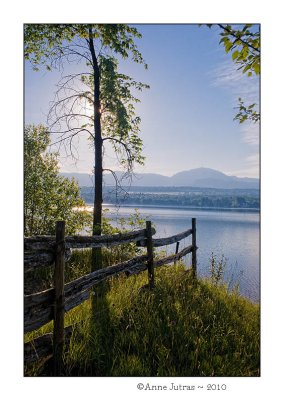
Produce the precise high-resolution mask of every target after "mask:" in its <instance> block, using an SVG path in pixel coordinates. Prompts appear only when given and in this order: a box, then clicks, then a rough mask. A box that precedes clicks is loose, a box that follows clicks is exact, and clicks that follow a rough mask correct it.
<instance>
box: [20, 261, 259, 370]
mask: <svg viewBox="0 0 284 400" xmlns="http://www.w3.org/2000/svg"><path fill="white" fill-rule="evenodd" d="M145 283H147V273H146V272H145V273H141V274H139V275H137V276H131V277H129V278H125V277H124V276H121V277H117V278H113V279H111V280H110V284H109V291H108V293H107V294H106V296H105V297H103V298H99V299H97V300H96V307H95V311H94V315H93V318H92V317H91V301H88V302H85V303H83V304H82V305H81V306H79V307H77V308H75V309H73V310H71V311H70V312H69V313H68V314H67V316H66V326H67V325H70V324H74V323H76V325H74V331H73V336H72V340H71V346H70V350H69V352H68V353H66V355H65V367H66V369H65V374H66V375H67V376H169V377H170V376H199V377H205V376H207V377H209V376H223V377H226V376H259V345H260V343H259V306H258V305H256V304H253V303H251V302H250V301H248V300H246V299H244V298H242V297H240V296H239V295H238V294H237V293H228V291H227V290H226V288H225V287H224V286H219V285H215V284H212V283H210V282H209V281H205V280H198V281H197V282H196V281H193V280H192V277H191V274H190V272H189V271H186V270H185V269H184V266H183V265H181V264H179V265H177V266H175V267H174V266H170V267H162V268H159V269H158V270H157V272H156V288H155V290H154V291H148V290H141V287H142V286H143V285H145ZM51 329H52V324H48V325H46V326H45V327H44V328H42V329H41V330H40V334H43V333H44V332H47V331H50V330H51ZM37 335H39V332H36V331H35V332H31V333H30V334H28V335H26V340H30V339H32V338H33V337H36V336H37ZM26 374H27V375H29V374H33V375H37V374H38V371H37V369H36V368H34V369H33V370H29V371H26Z"/></svg>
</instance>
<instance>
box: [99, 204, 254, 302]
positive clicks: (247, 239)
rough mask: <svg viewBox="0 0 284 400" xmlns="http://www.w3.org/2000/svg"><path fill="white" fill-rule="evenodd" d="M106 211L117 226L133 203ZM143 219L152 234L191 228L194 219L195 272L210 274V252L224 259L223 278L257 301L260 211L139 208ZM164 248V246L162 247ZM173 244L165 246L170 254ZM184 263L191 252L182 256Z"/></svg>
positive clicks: (188, 261)
mask: <svg viewBox="0 0 284 400" xmlns="http://www.w3.org/2000/svg"><path fill="white" fill-rule="evenodd" d="M104 207H105V208H108V209H109V211H108V212H107V213H106V214H105V216H106V217H108V218H111V220H112V223H113V224H114V225H116V223H117V222H116V220H117V218H121V217H126V218H127V217H128V216H129V215H130V214H133V213H134V211H135V208H134V207H132V206H129V207H126V206H123V207H120V208H119V209H118V208H117V207H115V206H113V205H104ZM139 213H140V215H141V217H142V218H145V219H149V220H151V221H152V222H154V223H155V228H156V231H157V232H156V235H155V237H166V236H171V235H174V234H176V233H179V232H182V231H184V230H186V229H188V228H190V227H191V218H193V217H195V218H196V230H197V246H198V250H197V273H198V275H199V276H208V275H210V262H209V260H210V257H211V254H212V252H213V253H214V255H215V257H216V259H217V260H220V259H221V257H222V255H224V257H225V259H226V268H225V273H224V278H225V280H226V282H227V283H228V284H229V287H230V288H233V287H234V286H235V285H239V292H240V293H241V294H242V295H244V296H246V297H248V298H250V299H251V300H253V301H255V302H259V275H260V271H259V251H260V249H259V234H260V230H259V212H257V211H255V212H253V211H247V210H226V211H225V210H224V211H223V210H204V209H200V210H190V209H181V208H160V207H155V208H154V207H140V208H139ZM190 243H191V236H190V237H188V238H186V239H183V240H182V241H181V243H180V250H181V249H182V248H183V247H184V246H186V245H188V244H190ZM163 249H165V248H164V247H163ZM174 250H175V245H171V246H167V251H168V252H169V253H170V252H172V251H174ZM184 261H185V263H186V264H187V265H190V263H191V255H187V256H186V257H185V258H184Z"/></svg>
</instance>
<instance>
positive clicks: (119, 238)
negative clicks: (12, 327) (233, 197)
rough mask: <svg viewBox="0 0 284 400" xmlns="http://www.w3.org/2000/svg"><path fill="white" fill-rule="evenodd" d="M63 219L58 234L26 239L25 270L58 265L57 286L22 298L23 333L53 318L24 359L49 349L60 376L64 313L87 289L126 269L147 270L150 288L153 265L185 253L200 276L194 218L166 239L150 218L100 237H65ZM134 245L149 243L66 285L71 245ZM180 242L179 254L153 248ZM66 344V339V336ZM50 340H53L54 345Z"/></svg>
mask: <svg viewBox="0 0 284 400" xmlns="http://www.w3.org/2000/svg"><path fill="white" fill-rule="evenodd" d="M64 227H65V223H64V222H63V221H59V222H57V225H56V236H35V237H28V238H25V239H24V248H25V256H24V269H25V272H27V271H31V270H33V269H35V268H38V267H39V266H46V265H50V264H52V263H55V272H54V287H53V288H51V289H47V290H44V291H42V292H38V293H33V294H30V295H25V296H24V332H25V333H26V332H31V331H33V330H35V329H38V328H40V327H41V326H43V325H45V324H46V323H48V322H49V321H51V320H54V331H53V335H52V334H48V335H43V336H41V337H39V338H37V339H35V340H34V341H32V342H29V343H26V344H25V352H24V354H25V363H26V364H28V363H30V362H33V361H35V360H36V359H38V358H40V357H43V356H46V355H47V354H49V353H50V352H52V353H53V358H54V374H55V375H58V374H60V369H61V363H62V352H63V345H64V336H65V339H66V338H68V337H69V336H68V335H70V332H69V331H68V332H69V333H68V335H67V334H66V332H67V331H66V328H65V330H64V313H65V312H67V311H69V310H71V309H72V308H74V307H76V306H77V305H79V304H81V303H82V302H84V301H86V300H87V299H88V298H89V289H91V288H92V287H93V286H95V285H97V284H98V283H100V282H102V281H104V280H106V279H108V278H110V277H112V276H115V275H117V274H120V273H125V274H126V275H127V276H129V275H133V274H138V273H140V272H142V271H145V270H148V279H149V287H150V289H151V288H153V287H154V285H155V274H154V271H155V268H157V267H160V266H162V265H165V264H168V263H175V262H176V261H177V260H179V259H180V258H182V257H184V256H185V255H186V254H189V253H192V270H193V275H194V276H196V266H197V261H196V250H197V246H196V220H195V218H192V227H191V228H190V229H188V230H186V231H184V232H181V233H179V234H176V235H174V236H170V237H167V238H159V239H154V238H153V237H152V236H153V235H154V234H155V229H153V228H152V226H151V222H150V221H147V222H146V229H141V230H137V231H134V232H126V233H120V234H115V235H102V236H66V237H64ZM190 235H191V236H192V244H191V245H189V246H187V247H185V248H184V249H182V250H181V251H179V252H178V247H179V241H180V240H182V239H184V238H186V237H188V236H190ZM131 242H132V243H133V242H134V243H136V245H137V246H139V247H146V249H147V254H145V255H142V256H138V257H134V258H132V259H131V260H127V261H124V262H121V263H118V264H115V265H111V266H108V267H105V268H102V269H100V270H96V271H94V272H91V273H89V274H86V275H84V276H81V277H79V278H77V279H75V280H73V281H72V282H69V283H66V284H65V283H64V265H65V261H66V260H68V259H69V257H70V254H71V250H70V249H71V248H75V249H78V248H87V247H88V248H99V247H112V246H117V245H121V244H124V243H131ZM173 243H177V246H176V253H175V254H172V255H169V256H167V257H163V258H160V259H158V260H155V259H154V253H153V248H154V247H160V246H166V245H169V244H173ZM65 342H66V340H65ZM51 343H52V344H51Z"/></svg>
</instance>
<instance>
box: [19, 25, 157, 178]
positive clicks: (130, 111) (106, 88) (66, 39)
mask: <svg viewBox="0 0 284 400" xmlns="http://www.w3.org/2000/svg"><path fill="white" fill-rule="evenodd" d="M24 37H25V41H24V42H25V58H26V60H29V61H30V62H31V63H32V65H33V66H34V68H35V69H36V70H38V68H39V66H40V65H45V66H46V67H47V68H48V69H52V68H57V67H59V66H61V65H62V64H63V63H64V61H67V62H69V63H70V62H72V61H74V60H76V61H78V60H81V59H83V60H85V61H86V66H87V69H88V72H87V73H82V74H76V75H75V76H76V77H77V78H78V77H80V79H79V80H80V82H79V84H77V82H76V83H75V78H74V79H71V76H68V77H67V79H66V81H65V82H63V83H62V82H61V83H60V85H61V86H60V87H61V89H62V90H58V92H57V96H58V98H57V100H58V101H57V102H56V103H55V104H54V105H53V107H52V108H51V113H50V117H51V118H50V122H51V125H52V126H54V125H53V124H54V121H57V122H58V124H56V125H57V126H54V128H55V129H56V130H57V131H60V133H63V132H65V133H66V132H69V133H72V136H71V138H73V136H74V135H76V134H78V133H80V132H82V131H85V132H89V134H90V138H91V139H92V138H93V133H94V119H95V109H96V105H95V98H97V99H99V102H100V109H99V113H100V115H101V120H100V121H101V126H102V136H104V137H105V139H104V140H109V141H110V143H111V144H112V146H113V148H114V150H115V152H116V153H117V155H118V157H119V159H120V162H121V163H122V165H123V166H125V167H126V168H128V170H132V167H133V163H134V162H137V163H139V164H143V161H144V157H143V156H142V140H141V139H140V138H139V124H140V117H138V116H136V115H135V106H134V105H135V103H137V102H138V101H139V100H138V99H137V98H136V97H135V96H134V95H133V94H132V90H134V91H136V92H137V91H141V90H142V89H144V88H149V86H148V85H145V84H143V83H141V82H136V81H134V80H133V79H132V78H131V77H129V76H127V75H124V74H121V73H119V72H118V64H119V63H118V58H128V57H131V58H132V60H133V61H134V62H136V63H139V64H143V65H144V67H145V68H147V64H146V63H145V62H144V60H143V57H142V55H141V53H140V52H139V50H138V48H137V46H136V44H135V42H134V40H135V38H140V37H141V34H140V33H139V32H138V31H137V29H136V28H134V27H130V26H128V25H125V24H72V25H71V24H27V25H25V30H24ZM91 44H93V45H94V51H95V58H96V65H94V64H93V61H92V57H91V48H92V45H91ZM115 56H116V57H118V58H115ZM95 81H97V82H99V84H97V86H96V85H95ZM74 93H76V94H74ZM86 106H89V107H90V109H91V114H92V116H90V115H88V116H86V112H84V111H83V110H84V109H85V108H86ZM79 114H82V115H81V117H80V118H77V119H76V117H75V116H79ZM84 114H85V115H84ZM64 117H66V118H64ZM75 120H76V122H75ZM63 121H64V122H65V125H66V127H65V128H63ZM62 139H63V140H65V139H70V135H67V136H64V134H63V136H62Z"/></svg>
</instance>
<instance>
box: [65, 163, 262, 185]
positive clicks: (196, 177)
mask: <svg viewBox="0 0 284 400" xmlns="http://www.w3.org/2000/svg"><path fill="white" fill-rule="evenodd" d="M62 175H63V176H65V177H67V178H70V177H72V176H73V177H74V178H75V179H76V180H77V181H78V183H79V185H80V186H92V185H93V177H92V175H89V174H80V173H62ZM117 176H118V178H119V179H121V178H122V176H123V173H121V172H117ZM104 183H105V185H110V186H113V185H115V180H114V178H113V176H112V174H105V175H104ZM122 184H123V185H124V186H129V180H127V179H125V180H122ZM132 186H177V187H178V186H194V187H201V188H216V189H259V179H255V178H238V177H237V176H230V175H226V174H224V173H223V172H220V171H217V170H214V169H211V168H196V169H191V170H189V171H182V172H178V173H177V174H175V175H173V176H171V177H168V176H164V175H160V174H148V173H147V174H143V173H140V174H135V175H134V176H133V178H132Z"/></svg>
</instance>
